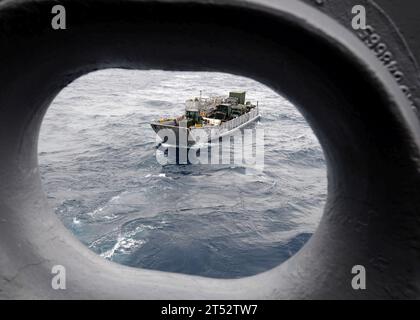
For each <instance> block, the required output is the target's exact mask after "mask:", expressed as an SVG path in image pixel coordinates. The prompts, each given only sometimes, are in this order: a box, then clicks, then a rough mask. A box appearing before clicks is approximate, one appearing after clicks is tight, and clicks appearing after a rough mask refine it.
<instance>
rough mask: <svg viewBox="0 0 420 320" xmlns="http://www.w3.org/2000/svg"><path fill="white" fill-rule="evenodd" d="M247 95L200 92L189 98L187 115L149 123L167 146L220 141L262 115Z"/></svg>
mask: <svg viewBox="0 0 420 320" xmlns="http://www.w3.org/2000/svg"><path fill="white" fill-rule="evenodd" d="M245 97H246V92H245V91H242V92H230V93H229V96H228V97H211V98H203V97H201V94H200V97H199V98H194V99H190V100H187V101H186V103H185V114H184V115H182V116H180V117H177V118H169V119H168V118H163V119H160V120H158V121H155V122H152V123H151V124H150V125H151V126H152V128H153V130H154V131H155V132H156V133H157V134H158V135H159V137H161V138H162V140H164V141H165V143H166V144H168V145H175V146H191V145H194V144H196V143H198V142H199V143H203V142H210V141H213V140H217V139H219V138H220V137H223V136H226V135H230V134H231V133H232V132H233V131H235V130H238V129H240V128H243V127H245V126H247V125H248V124H250V123H252V122H254V121H256V120H258V119H259V118H260V114H259V109H258V103H257V105H254V104H252V103H251V102H250V101H246V100H245ZM184 140H185V141H184Z"/></svg>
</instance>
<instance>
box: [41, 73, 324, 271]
mask: <svg viewBox="0 0 420 320" xmlns="http://www.w3.org/2000/svg"><path fill="white" fill-rule="evenodd" d="M200 90H202V91H203V94H205V95H211V94H216V95H224V94H227V92H228V91H230V90H246V91H247V98H248V99H250V100H252V101H253V102H256V101H258V102H259V106H260V111H261V120H260V121H259V123H257V124H255V126H257V127H258V128H259V129H260V128H263V129H264V135H265V139H264V142H265V145H264V169H263V170H252V168H249V167H246V166H240V165H237V166H234V165H230V166H211V165H167V166H162V165H160V164H159V163H158V161H157V159H156V155H155V153H156V149H155V145H156V137H155V133H154V132H153V130H152V129H151V128H150V126H149V124H148V123H149V122H150V121H152V120H154V119H159V118H160V117H161V116H162V115H167V116H173V115H180V114H182V113H183V110H184V101H185V100H187V99H189V98H191V97H195V96H197V95H199V91H200ZM39 165H40V170H41V176H42V180H43V185H44V190H45V192H46V194H47V196H48V199H49V202H50V204H51V207H52V208H53V210H54V211H55V213H56V214H57V215H58V217H59V218H60V219H61V220H62V222H63V223H64V225H65V226H66V227H67V228H68V229H70V230H71V231H72V232H73V234H74V235H75V236H76V237H77V238H78V239H80V241H82V242H83V243H84V244H85V245H86V246H88V247H89V248H90V249H91V250H93V251H94V252H96V253H97V254H99V255H101V256H102V257H103V258H104V259H108V260H111V261H114V262H117V263H121V264H124V265H128V266H132V267H138V268H147V269H155V270H162V271H172V272H179V273H186V274H194V275H201V276H208V277H216V278H238V277H243V276H249V275H254V274H257V273H260V272H263V271H266V270H269V269H271V268H273V267H275V266H277V265H279V264H280V263H281V262H283V261H285V260H287V259H288V258H289V257H290V256H292V255H293V254H294V253H296V252H297V251H298V250H299V249H300V248H301V247H302V246H303V245H304V244H305V243H306V241H307V240H308V239H309V238H310V236H311V234H312V233H313V232H314V231H315V229H316V227H317V225H318V223H319V220H320V218H321V215H322V211H323V206H324V203H325V200H326V192H327V191H326V190H327V179H326V167H325V161H324V156H323V152H322V149H321V147H320V145H319V143H318V141H317V139H316V137H315V136H314V134H313V132H312V131H311V129H310V128H309V126H308V124H307V123H306V121H305V120H304V118H303V117H302V116H301V114H300V113H299V112H298V111H297V109H296V108H295V107H294V106H293V105H292V104H291V103H290V102H288V101H287V100H286V99H284V98H282V97H281V96H279V95H278V94H277V93H275V92H274V91H272V90H271V89H269V88H267V87H266V86H264V85H262V84H260V83H258V82H256V81H254V80H251V79H247V78H243V77H238V76H233V75H229V74H224V73H209V72H167V71H158V70H153V71H133V70H120V69H109V70H102V71H97V72H94V73H90V74H88V75H86V76H83V77H81V78H79V79H78V80H76V81H75V82H73V83H72V84H70V85H69V86H68V87H66V88H65V89H64V90H63V91H62V92H61V93H60V94H59V95H58V96H57V97H56V99H55V100H54V102H53V103H52V105H51V106H50V108H49V110H48V112H47V114H46V116H45V118H44V122H43V125H42V128H41V134H40V138H39Z"/></svg>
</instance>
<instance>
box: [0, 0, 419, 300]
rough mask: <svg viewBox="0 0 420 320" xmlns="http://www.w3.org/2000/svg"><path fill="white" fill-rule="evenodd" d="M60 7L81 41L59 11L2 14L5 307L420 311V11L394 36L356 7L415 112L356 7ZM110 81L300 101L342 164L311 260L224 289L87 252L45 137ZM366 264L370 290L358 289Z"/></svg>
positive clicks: (38, 4)
mask: <svg viewBox="0 0 420 320" xmlns="http://www.w3.org/2000/svg"><path fill="white" fill-rule="evenodd" d="M60 2H61V4H63V5H65V7H66V9H67V14H68V21H67V25H68V29H67V30H52V28H51V8H52V6H53V5H54V4H56V2H54V1H47V0H38V1H35V0H20V1H7V0H6V1H1V2H0V88H1V90H0V150H1V156H0V181H1V186H0V252H1V254H0V298H9V299H10V298H52V299H60V298H82V299H86V298H97V299H99V298H139V299H141V298H143V299H158V298H192V299H197V298H201V299H207V298H219V299H223V298H231V299H236V298H257V299H264V298H276V299H282V298H283V299H284V298H302V299H308V298H330V299H331V298H338V299H341V298H351V299H364V298H365V299H376V298H420V213H419V210H420V197H418V190H419V188H420V174H419V142H420V138H419V137H420V135H419V134H420V127H419V121H418V118H417V117H416V116H415V110H414V109H415V108H414V109H413V106H414V107H416V106H417V105H418V72H417V69H416V67H415V66H416V62H415V57H417V58H418V57H419V52H420V51H419V44H418V43H420V41H418V37H419V35H418V32H417V31H416V30H419V29H418V28H417V29H415V27H418V24H416V23H417V22H415V21H414V19H407V21H404V14H403V13H402V12H405V13H407V14H409V12H408V11H409V10H411V9H413V10H412V11H413V12H418V10H415V8H418V1H417V0H413V1H404V3H403V4H402V3H399V4H398V5H395V4H393V3H392V1H383V4H384V7H383V8H385V9H388V8H392V9H393V10H395V11H396V12H389V15H391V16H392V17H393V22H392V21H391V20H389V15H388V14H384V12H382V11H381V10H379V9H378V8H376V9H375V7H374V6H373V5H372V4H370V3H367V2H365V1H362V0H361V1H357V2H358V4H360V2H363V3H366V5H367V6H368V8H369V13H370V14H369V16H368V23H369V24H370V25H371V26H372V27H373V28H374V29H375V32H377V33H378V34H380V35H381V38H383V39H384V43H386V45H387V47H388V48H389V49H390V51H392V54H393V55H395V57H396V61H398V66H399V67H398V68H399V69H398V70H401V71H402V72H404V75H405V76H404V82H403V85H406V86H407V87H408V88H410V92H411V94H412V96H411V97H409V98H410V99H407V93H406V92H403V90H402V89H401V85H402V82H398V79H396V78H395V74H392V73H391V72H390V70H389V69H387V68H386V67H384V64H383V62H382V61H380V59H378V57H377V56H375V54H374V52H372V50H371V48H368V47H367V46H366V44H365V43H363V41H361V39H360V37H358V36H357V35H356V34H355V32H354V31H353V30H351V29H350V28H349V26H348V20H347V19H348V17H349V12H348V10H349V6H350V5H351V4H352V3H354V2H353V1H343V5H342V6H340V5H338V4H334V3H337V2H339V1H327V0H324V1H320V0H316V1H309V0H308V1H306V2H307V3H304V2H303V1H299V0H282V1H268V0H248V1H232V0H229V1H228V0H212V1H210V0H208V1H207V0H190V1H181V0H179V1H164V0H162V1H153V0H144V1H142V0H122V1H121V0H119V1H114V0H103V1H101V0H99V1H98V0H96V1H93V0H62V1H60ZM313 2H315V4H314V3H313ZM340 2H341V1H340ZM378 2H379V1H378ZM316 3H320V4H321V5H318V4H316ZM322 4H323V5H322ZM407 8H410V9H407ZM399 10H401V14H400V13H399V12H398V11H399ZM381 12H382V13H381ZM232 17H237V18H236V19H232ZM370 19H373V20H370ZM250 22H252V23H250ZM203 35H205V36H203ZM402 35H405V39H406V40H404V38H402ZM235 39H240V40H235ZM416 41H417V42H416ZM232 42H234V43H233V44H232ZM232 45H234V46H235V48H236V49H235V50H231V49H230V48H231V47H232ZM409 47H410V48H411V50H410V49H408V48H409ZM410 52H412V54H410ZM105 67H123V68H138V69H148V68H162V69H166V70H217V71H224V72H231V73H235V74H241V75H244V76H249V77H252V78H254V79H256V80H259V81H261V82H263V83H265V84H267V85H269V86H270V87H271V88H273V89H274V90H276V91H278V92H279V93H282V94H284V95H285V96H287V97H288V98H289V99H290V100H291V101H292V102H294V103H295V104H296V105H297V106H298V107H299V109H300V110H301V111H302V113H303V114H304V115H305V117H306V119H307V120H308V122H309V123H310V124H311V126H312V128H313V129H314V131H315V133H316V134H317V136H318V138H319V140H320V142H321V144H322V146H323V148H324V151H325V155H326V158H327V162H328V182H329V185H328V202H327V205H326V208H325V213H324V216H323V219H322V221H321V223H320V226H319V228H318V230H317V231H316V233H315V235H314V236H313V237H312V238H311V239H310V241H309V242H308V243H307V245H305V246H304V248H303V249H302V250H301V251H299V252H298V253H297V254H296V255H295V256H293V257H292V258H291V259H289V260H288V261H287V262H285V263H283V264H282V265H280V266H279V267H277V268H275V269H273V270H271V271H268V272H265V273H263V274H260V275H257V276H253V277H249V278H244V279H238V280H217V279H207V278H202V277H194V276H187V275H176V274H170V273H163V272H157V271H150V270H137V269H133V268H128V267H124V266H121V265H116V264H114V263H111V262H108V261H105V260H103V259H102V258H100V257H98V256H96V255H95V254H94V253H92V252H90V251H89V250H88V249H87V248H85V247H84V246H83V245H82V244H81V243H79V242H78V241H77V240H76V239H75V238H74V237H73V236H72V235H71V234H70V233H69V232H68V231H67V230H66V229H65V228H64V226H63V225H62V224H61V222H60V221H59V220H58V219H57V217H56V216H55V215H54V214H53V212H52V211H51V209H50V208H49V207H48V205H47V201H46V198H45V194H44V193H43V191H42V187H41V180H40V176H39V171H38V164H37V140H38V133H39V128H40V125H41V122H42V117H43V115H44V113H45V111H46V110H47V108H48V106H49V104H50V102H51V101H52V100H53V99H54V97H55V95H56V94H57V93H58V92H59V91H60V90H61V89H62V88H63V87H64V86H65V85H66V84H68V83H69V82H70V81H72V80H74V79H75V78H77V77H78V76H81V75H83V74H85V73H87V72H90V71H93V70H96V69H100V68H105ZM411 98H412V99H411ZM273 201H275V199H273ZM53 265H63V266H65V267H66V269H67V289H66V290H58V291H57V290H53V289H52V287H51V278H52V275H51V268H52V266H53ZM354 265H364V266H365V267H366V269H367V281H368V282H367V290H362V291H355V290H353V288H352V286H351V279H352V276H353V275H352V274H351V269H352V267H353V266H354Z"/></svg>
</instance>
